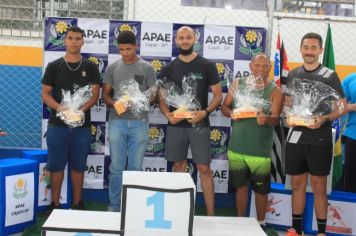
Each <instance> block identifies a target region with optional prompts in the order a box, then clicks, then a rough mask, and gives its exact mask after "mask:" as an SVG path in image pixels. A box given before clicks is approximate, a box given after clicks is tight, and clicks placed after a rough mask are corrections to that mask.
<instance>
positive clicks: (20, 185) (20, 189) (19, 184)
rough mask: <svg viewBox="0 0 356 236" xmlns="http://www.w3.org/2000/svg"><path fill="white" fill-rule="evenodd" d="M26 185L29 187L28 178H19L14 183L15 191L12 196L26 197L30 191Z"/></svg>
mask: <svg viewBox="0 0 356 236" xmlns="http://www.w3.org/2000/svg"><path fill="white" fill-rule="evenodd" d="M26 187H27V181H26V179H24V178H19V179H17V180H16V182H15V184H14V192H13V194H12V196H13V197H14V198H18V199H22V198H24V197H26V195H27V193H28V191H27V189H26Z"/></svg>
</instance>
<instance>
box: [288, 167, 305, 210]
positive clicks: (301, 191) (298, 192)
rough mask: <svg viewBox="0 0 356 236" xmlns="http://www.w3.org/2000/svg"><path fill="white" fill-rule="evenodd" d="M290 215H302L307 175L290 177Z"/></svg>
mask: <svg viewBox="0 0 356 236" xmlns="http://www.w3.org/2000/svg"><path fill="white" fill-rule="evenodd" d="M291 177H292V179H291V181H292V190H293V193H292V213H293V214H303V212H304V208H305V199H306V195H305V190H306V186H307V181H308V173H303V174H300V175H292V176H291Z"/></svg>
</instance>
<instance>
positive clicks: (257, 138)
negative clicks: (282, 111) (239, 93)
mask: <svg viewBox="0 0 356 236" xmlns="http://www.w3.org/2000/svg"><path fill="white" fill-rule="evenodd" d="M274 88H275V84H274V83H272V82H271V83H270V84H269V85H268V86H267V87H266V88H265V89H264V91H263V95H262V97H263V98H264V99H266V100H267V101H269V99H270V96H271V93H272V91H273V89H274ZM268 115H269V114H268ZM273 131H274V126H269V125H262V126H261V125H258V124H257V121H256V118H247V119H241V120H239V121H233V122H232V133H231V136H230V141H229V150H231V151H233V152H238V153H240V154H245V155H251V156H260V157H271V156H272V145H273Z"/></svg>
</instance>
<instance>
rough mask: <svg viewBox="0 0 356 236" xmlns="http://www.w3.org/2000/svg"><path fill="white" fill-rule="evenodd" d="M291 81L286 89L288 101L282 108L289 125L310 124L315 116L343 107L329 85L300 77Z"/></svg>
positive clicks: (314, 120)
mask: <svg viewBox="0 0 356 236" xmlns="http://www.w3.org/2000/svg"><path fill="white" fill-rule="evenodd" d="M291 81H292V82H291V86H289V87H287V89H286V93H287V94H289V95H290V98H289V99H290V101H288V103H289V104H286V105H285V106H284V108H283V115H284V116H285V117H286V122H287V124H288V125H289V126H306V127H308V126H312V125H314V124H315V122H316V117H318V116H323V115H327V114H329V113H331V112H333V111H334V110H335V109H339V112H340V114H341V113H342V111H343V109H344V107H343V104H342V103H341V102H340V98H341V97H340V95H339V94H338V93H337V92H336V91H335V90H334V89H333V88H331V87H330V86H329V85H327V84H324V83H322V82H319V81H312V80H308V79H300V78H293V79H292V80H291Z"/></svg>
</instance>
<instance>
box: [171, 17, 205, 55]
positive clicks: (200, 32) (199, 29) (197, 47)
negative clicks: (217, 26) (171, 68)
mask: <svg viewBox="0 0 356 236" xmlns="http://www.w3.org/2000/svg"><path fill="white" fill-rule="evenodd" d="M182 26H184V25H182V24H174V25H173V36H174V38H176V36H177V31H178V29H179V28H180V27H182ZM186 26H189V27H191V28H192V29H193V30H194V32H195V37H196V42H195V44H194V46H193V50H194V52H196V53H198V54H199V55H201V56H202V55H203V44H204V26H203V25H186ZM172 49H173V53H172V54H173V57H177V56H178V55H179V51H178V46H177V44H176V43H175V41H173V48H172Z"/></svg>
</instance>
